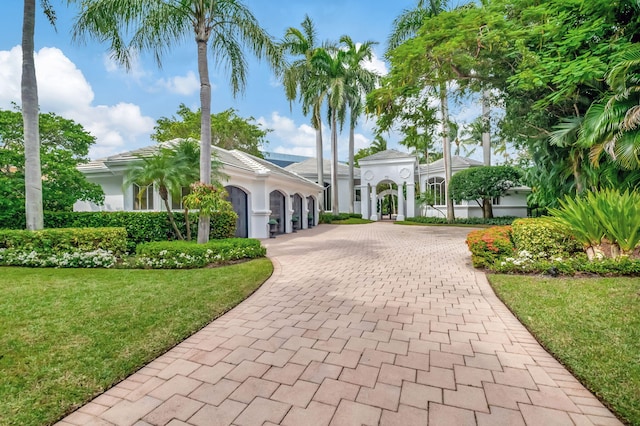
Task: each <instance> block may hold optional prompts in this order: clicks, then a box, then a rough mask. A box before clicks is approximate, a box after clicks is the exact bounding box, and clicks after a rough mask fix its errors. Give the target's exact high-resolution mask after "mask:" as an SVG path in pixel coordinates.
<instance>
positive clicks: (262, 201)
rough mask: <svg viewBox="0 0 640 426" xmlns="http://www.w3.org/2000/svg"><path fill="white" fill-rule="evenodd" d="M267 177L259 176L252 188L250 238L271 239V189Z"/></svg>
mask: <svg viewBox="0 0 640 426" xmlns="http://www.w3.org/2000/svg"><path fill="white" fill-rule="evenodd" d="M266 179H267V176H266V175H265V176H258V177H257V178H256V180H255V182H254V183H253V185H252V187H251V189H252V190H251V195H250V197H251V203H250V206H251V210H250V211H249V222H250V225H249V237H250V238H269V215H270V214H271V208H270V206H269V193H270V191H269V189H268V188H267V185H266V183H267V182H266Z"/></svg>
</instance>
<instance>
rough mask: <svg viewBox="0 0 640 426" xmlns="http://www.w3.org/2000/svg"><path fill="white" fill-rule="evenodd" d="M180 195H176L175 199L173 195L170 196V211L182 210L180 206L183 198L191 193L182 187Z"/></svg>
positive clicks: (187, 188)
mask: <svg viewBox="0 0 640 426" xmlns="http://www.w3.org/2000/svg"><path fill="white" fill-rule="evenodd" d="M180 191H181V192H180V195H179V196H178V195H176V196H175V197H174V196H173V195H171V209H172V210H182V209H183V208H184V207H183V206H182V199H183V198H184V197H186V196H187V195H189V192H191V188H189V187H188V186H183V187H182V188H181V189H180Z"/></svg>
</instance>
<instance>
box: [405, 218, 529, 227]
mask: <svg viewBox="0 0 640 426" xmlns="http://www.w3.org/2000/svg"><path fill="white" fill-rule="evenodd" d="M515 219H517V217H516V216H501V217H494V218H490V219H484V218H481V217H470V218H465V219H455V220H454V221H453V224H454V225H493V226H504V225H511V223H512V222H513V221H514V220H515ZM405 222H415V223H426V224H433V225H440V224H442V225H446V224H449V222H447V219H446V218H444V217H426V216H419V217H408V218H406V219H405Z"/></svg>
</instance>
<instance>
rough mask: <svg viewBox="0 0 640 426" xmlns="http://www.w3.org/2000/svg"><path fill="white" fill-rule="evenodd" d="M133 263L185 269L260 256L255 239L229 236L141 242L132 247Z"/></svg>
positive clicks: (261, 249)
mask: <svg viewBox="0 0 640 426" xmlns="http://www.w3.org/2000/svg"><path fill="white" fill-rule="evenodd" d="M136 254H137V255H138V256H137V258H136V264H137V266H139V267H143V268H154V269H189V268H202V267H203V266H207V265H210V264H221V263H222V264H223V263H225V262H229V261H234V260H239V259H255V258H258V257H264V256H265V254H266V249H265V248H264V247H263V246H262V245H261V244H260V241H259V240H255V239H247V238H230V239H225V240H214V241H209V242H208V243H206V244H194V243H190V242H183V241H170V242H152V243H143V244H140V245H138V247H137V248H136Z"/></svg>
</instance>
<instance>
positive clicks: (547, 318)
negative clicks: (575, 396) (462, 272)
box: [489, 275, 640, 425]
mask: <svg viewBox="0 0 640 426" xmlns="http://www.w3.org/2000/svg"><path fill="white" fill-rule="evenodd" d="M489 280H490V281H491V283H492V286H493V288H494V289H495V291H496V293H497V294H498V296H499V297H500V298H501V299H502V300H503V301H504V302H505V303H506V304H507V306H509V308H510V309H511V310H512V311H513V312H514V313H515V314H516V316H517V317H518V318H519V319H520V321H521V322H522V323H523V324H525V325H526V326H527V328H529V330H531V332H532V333H533V334H534V335H535V336H536V338H537V339H538V340H539V341H540V342H541V343H542V344H543V345H544V346H545V347H546V348H547V349H548V350H549V352H551V353H552V354H554V356H555V357H556V358H557V359H558V360H559V361H560V362H562V363H563V364H564V365H566V366H567V367H568V368H569V369H570V370H571V371H572V372H573V374H574V375H575V376H576V377H578V379H579V380H580V381H581V382H582V383H583V384H584V385H585V386H586V387H587V388H589V389H590V390H591V391H592V392H593V393H595V394H596V395H597V396H598V397H599V398H600V399H601V400H602V401H603V402H604V403H605V404H606V405H608V406H609V407H610V408H611V409H612V410H613V411H615V412H616V413H617V414H618V415H619V416H620V417H621V418H622V419H624V420H625V421H626V422H628V423H629V424H632V425H640V278H574V279H552V278H542V277H533V276H527V277H524V276H513V275H489Z"/></svg>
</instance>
